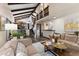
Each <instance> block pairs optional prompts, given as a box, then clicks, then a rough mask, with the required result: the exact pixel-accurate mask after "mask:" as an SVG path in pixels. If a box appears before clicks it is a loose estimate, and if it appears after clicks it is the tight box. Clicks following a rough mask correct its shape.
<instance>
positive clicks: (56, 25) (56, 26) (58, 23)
mask: <svg viewBox="0 0 79 59" xmlns="http://www.w3.org/2000/svg"><path fill="white" fill-rule="evenodd" d="M53 30H55V32H57V33H64V19H56V20H54V21H53Z"/></svg>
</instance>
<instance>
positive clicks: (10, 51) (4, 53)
mask: <svg viewBox="0 0 79 59" xmlns="http://www.w3.org/2000/svg"><path fill="white" fill-rule="evenodd" d="M0 56H14V51H13V49H12V48H7V49H6V50H5V49H4V50H2V51H0Z"/></svg>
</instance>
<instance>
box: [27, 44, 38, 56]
mask: <svg viewBox="0 0 79 59" xmlns="http://www.w3.org/2000/svg"><path fill="white" fill-rule="evenodd" d="M26 51H27V54H28V55H29V56H31V55H34V54H36V53H37V50H36V49H35V48H34V47H33V46H32V45H29V46H27V47H26Z"/></svg>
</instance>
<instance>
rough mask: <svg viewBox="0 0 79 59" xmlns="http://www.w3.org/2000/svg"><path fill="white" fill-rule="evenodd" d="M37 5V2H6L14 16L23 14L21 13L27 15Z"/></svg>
mask: <svg viewBox="0 0 79 59" xmlns="http://www.w3.org/2000/svg"><path fill="white" fill-rule="evenodd" d="M37 5H38V3H22V4H21V3H20V4H18V3H8V6H9V8H10V10H11V11H12V14H13V16H14V17H17V16H23V15H26V16H27V15H28V14H31V13H32V12H33V11H34V9H35V8H36V6H37ZM27 8H28V9H27ZM13 10H17V11H13Z"/></svg>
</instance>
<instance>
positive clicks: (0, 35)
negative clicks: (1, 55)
mask: <svg viewBox="0 0 79 59" xmlns="http://www.w3.org/2000/svg"><path fill="white" fill-rule="evenodd" d="M5 33H6V31H0V47H2V46H3V45H4V44H5V43H6V34H5Z"/></svg>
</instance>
